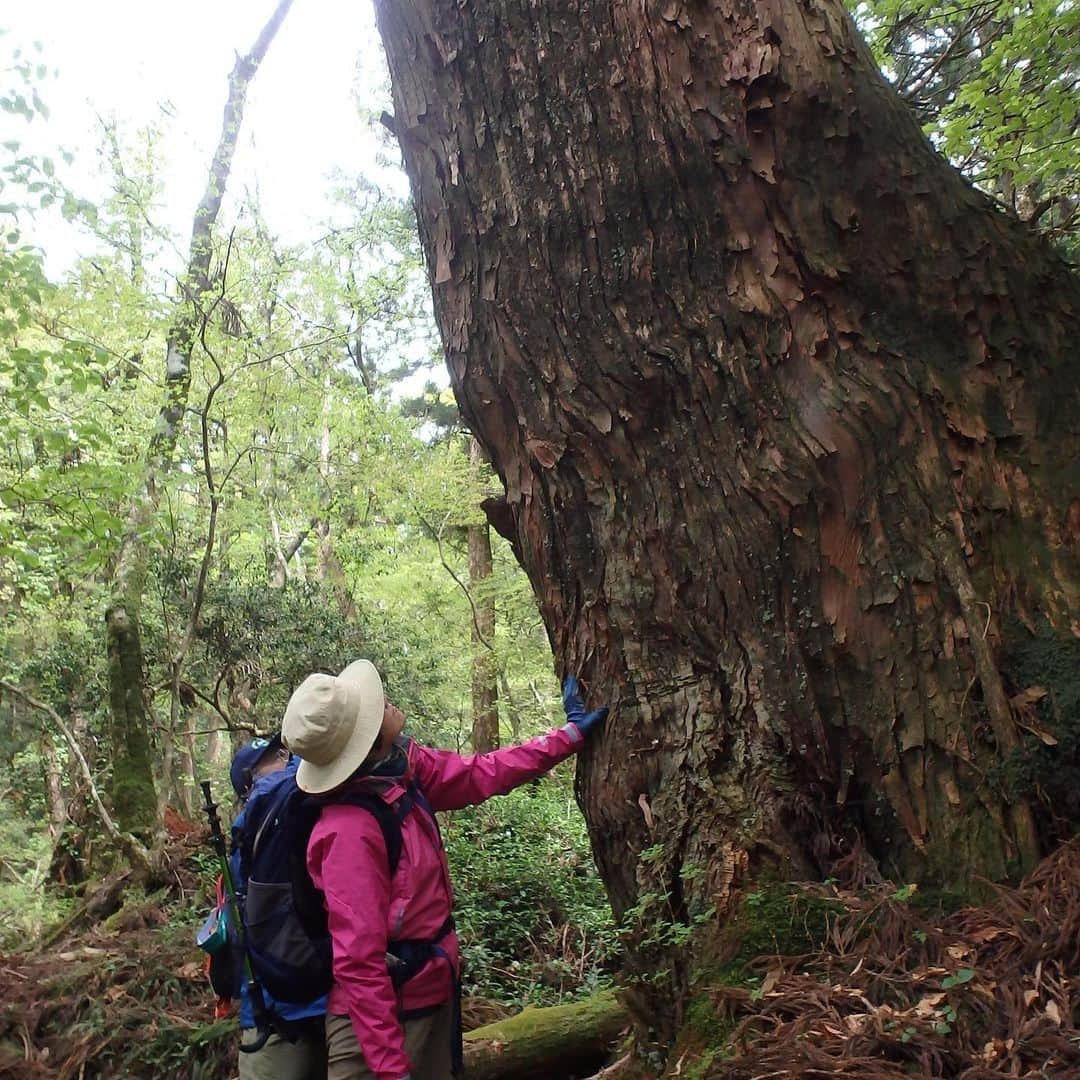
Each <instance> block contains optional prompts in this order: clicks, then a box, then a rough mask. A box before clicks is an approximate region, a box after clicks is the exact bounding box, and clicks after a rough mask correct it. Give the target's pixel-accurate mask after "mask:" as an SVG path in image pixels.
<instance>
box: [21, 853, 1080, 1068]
mask: <svg viewBox="0 0 1080 1080" xmlns="http://www.w3.org/2000/svg"><path fill="white" fill-rule="evenodd" d="M200 850H202V849H201V847H200V837H199V836H198V835H195V834H190V835H189V834H180V835H177V836H174V837H173V839H172V842H171V844H170V849H169V866H170V873H171V874H172V877H173V879H174V880H173V883H172V885H171V887H169V888H168V889H166V890H163V891H162V892H161V893H159V894H157V895H155V896H154V897H151V898H149V899H144V900H143V902H141V903H139V904H129V905H128V906H126V907H124V908H122V909H121V910H120V911H119V912H118V913H116V914H115V915H113V916H112V918H111V919H109V920H106V921H105V922H104V923H101V924H98V925H97V926H95V927H93V928H90V929H87V928H85V927H82V928H72V929H71V930H70V931H68V932H67V933H65V934H63V935H61V936H60V937H59V938H57V939H56V940H54V941H53V942H52V943H51V944H49V945H48V947H41V946H40V945H39V946H36V947H34V948H32V949H28V950H25V951H22V952H19V953H9V954H5V955H0V986H2V987H3V993H2V995H0V997H2V1001H3V1003H2V1005H0V1077H12V1078H19V1080H24V1078H25V1080H38V1078H44V1077H55V1078H60V1080H84V1078H92V1077H147V1078H149V1077H154V1078H155V1080H158V1078H160V1080H226V1078H229V1077H232V1076H234V1075H235V1062H236V1029H235V1018H226V1019H223V1020H217V1021H215V1019H214V1016H213V1012H214V1002H213V997H212V994H211V992H210V990H209V987H208V985H207V982H206V977H205V974H204V970H203V964H202V962H201V960H200V956H201V954H200V953H198V951H197V950H196V949H195V947H194V945H193V934H194V927H193V925H192V917H193V912H194V911H195V910H196V904H195V903H194V902H193V901H194V898H195V897H196V896H198V895H200V892H201V889H202V888H203V886H202V885H201V884H200V882H201V880H202V879H203V878H204V877H205V874H206V869H205V857H203V861H201V862H200V856H199V852H200ZM786 895H788V897H789V902H790V903H791V905H792V908H791V912H793V913H795V918H802V917H804V915H803V914H800V913H805V912H814V911H815V910H816V911H817V915H813V916H812V917H813V918H814V919H817V916H818V915H820V912H821V910H825V911H826V912H827V918H826V919H825V920H824V922H823V923H820V926H821V927H822V928H823V933H821V934H819V937H820V947H819V948H816V949H815V950H814V951H811V952H807V953H803V954H802V955H799V956H786V957H781V956H771V957H769V956H763V957H761V958H759V959H757V960H754V961H751V962H749V963H748V964H746V966H745V969H744V971H745V974H746V976H747V977H746V978H745V979H744V980H743V981H742V984H741V985H732V983H738V981H739V980H734V979H733V980H731V981H730V983H725V982H723V981H721V980H719V979H718V980H716V981H715V982H714V983H713V984H711V985H707V986H705V987H703V988H702V989H701V992H700V994H699V997H698V999H697V1003H696V1007H695V1009H694V1010H693V1014H692V1016H691V1018H690V1020H689V1021H688V1023H687V1026H686V1029H685V1031H684V1037H683V1039H682V1040H681V1041H680V1045H679V1046H678V1047H676V1051H675V1052H674V1053H673V1054H672V1055H671V1058H670V1064H669V1066H668V1069H667V1071H666V1072H665V1074H664V1075H665V1076H670V1077H675V1076H678V1077H681V1078H683V1080H685V1078H688V1077H689V1078H694V1080H706V1078H713V1077H715V1078H718V1080H719V1078H724V1080H761V1078H763V1077H769V1078H770V1080H809V1078H814V1080H825V1078H827V1077H850V1078H855V1077H858V1078H860V1080H891V1078H893V1077H911V1076H923V1077H956V1078H962V1080H1002V1078H1005V1077H1062V1078H1067V1077H1073V1078H1077V1077H1080V1030H1078V1027H1077V1022H1078V1020H1080V838H1078V839H1076V840H1074V841H1071V842H1070V843H1068V844H1065V845H1063V846H1062V847H1061V848H1060V849H1059V850H1058V851H1057V852H1056V853H1055V854H1053V855H1052V856H1050V857H1049V858H1047V859H1046V860H1045V861H1044V862H1043V863H1042V864H1041V865H1040V866H1039V868H1038V869H1037V870H1036V871H1035V872H1034V873H1033V874H1032V875H1030V876H1029V877H1028V878H1027V879H1026V880H1025V881H1024V882H1023V883H1022V884H1021V885H1020V886H1019V887H1018V888H1015V889H1002V890H999V891H998V893H997V896H996V899H994V900H993V901H992V902H991V903H989V904H987V905H985V906H983V907H978V908H970V907H969V908H965V909H962V910H959V911H956V912H954V913H952V914H942V913H941V912H940V911H939V912H936V913H934V914H930V913H928V912H927V910H926V906H925V905H920V904H919V903H916V902H914V899H915V890H913V889H912V888H910V887H908V888H907V889H899V890H897V889H895V887H892V886H890V887H888V888H887V889H885V888H880V887H879V888H878V889H876V890H874V889H871V890H861V891H859V892H848V891H844V890H840V889H838V888H836V887H835V886H833V885H821V886H812V887H798V888H795V887H789V892H788V893H787V894H786ZM815 905H818V906H817V907H816V908H815ZM821 905H824V908H822V907H821ZM805 917H807V918H810V917H811V916H809V915H807V916H805ZM507 1011H508V1010H505V1009H501V1008H500V1007H499V1006H498V1005H495V1004H492V1003H489V1002H484V1001H471V1002H467V1007H466V1013H467V1015H466V1020H467V1025H466V1026H467V1027H477V1026H479V1025H481V1024H485V1023H489V1022H491V1021H493V1020H498V1019H501V1018H502V1017H503V1016H505V1015H506V1013H507ZM617 1071H618V1072H623V1071H624V1070H621V1069H620V1070H617ZM615 1074H616V1070H611V1075H615ZM627 1074H628V1075H629V1072H627ZM602 1075H603V1074H602ZM633 1075H635V1076H639V1077H643V1076H647V1075H649V1074H648V1073H646V1072H642V1070H641V1068H640V1066H638V1067H635V1068H634V1069H633ZM553 1080H557V1078H553Z"/></svg>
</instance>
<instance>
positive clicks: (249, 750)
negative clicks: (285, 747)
mask: <svg viewBox="0 0 1080 1080" xmlns="http://www.w3.org/2000/svg"><path fill="white" fill-rule="evenodd" d="M280 747H281V735H280V733H279V734H277V735H272V736H271V737H270V738H269V739H252V740H251V742H249V743H248V744H247V745H246V746H241V747H240V749H239V750H237V751H236V757H234V758H233V759H232V765H230V766H229V779H230V780H231V781H232V786H233V790H234V791H235V792H236V794H237V797H238V798H241V799H242V798H243V797H244V796H245V795H246V794H247V790H248V788H249V787H251V777H252V773H254V771H255V768H256V766H257V765H258V764H259V762H260V761H262V759H263V758H264V757H266V755H267V754H270V753H273V752H274V751H275V750H277V749H279V748H280Z"/></svg>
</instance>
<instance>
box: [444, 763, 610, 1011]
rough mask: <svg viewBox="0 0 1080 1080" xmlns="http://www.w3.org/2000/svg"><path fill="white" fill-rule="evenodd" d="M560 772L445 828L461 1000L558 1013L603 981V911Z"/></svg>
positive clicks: (606, 957)
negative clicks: (548, 1007)
mask: <svg viewBox="0 0 1080 1080" xmlns="http://www.w3.org/2000/svg"><path fill="white" fill-rule="evenodd" d="M561 771H562V770H559V771H558V772H557V773H556V774H555V775H554V776H553V777H551V778H548V779H545V780H541V781H539V782H537V783H535V784H529V785H526V786H525V787H524V788H519V789H518V790H517V791H514V792H512V793H511V794H509V795H507V796H505V797H504V798H499V799H493V800H491V801H490V802H487V803H485V804H484V805H483V806H480V807H476V808H473V809H469V810H464V811H460V812H459V813H456V814H454V815H453V817H452V818H451V819H450V820H449V821H448V822H445V823H444V828H443V835H444V838H445V841H446V847H447V853H448V857H449V860H450V870H451V875H452V877H453V880H454V886H455V894H456V895H455V919H456V921H457V926H458V933H459V936H460V938H461V946H462V956H463V962H464V980H465V989H466V992H467V993H474V994H480V995H483V996H486V997H494V998H497V999H499V1000H501V1001H504V1002H507V1003H510V1004H514V1005H526V1004H534V1005H540V1004H557V1003H559V1002H562V1001H566V1000H569V999H571V998H574V997H579V996H581V995H583V994H587V993H591V992H593V991H595V990H596V989H597V988H598V987H600V986H603V985H606V983H607V981H608V978H609V972H610V971H611V970H612V967H613V964H614V961H615V959H616V955H617V947H616V939H615V933H614V928H613V925H612V919H611V909H610V908H609V907H608V903H607V899H606V897H605V896H604V891H603V888H602V886H601V884H600V881H599V878H598V877H597V874H596V870H595V868H594V867H593V864H592V859H591V856H590V852H589V846H588V838H587V836H586V833H585V826H584V822H583V820H582V818H581V814H580V812H579V811H578V808H577V806H576V805H575V804H574V801H573V798H572V795H571V793H570V789H569V785H568V784H567V783H566V782H565V778H562V777H560V776H559V775H558V773H559V772H561Z"/></svg>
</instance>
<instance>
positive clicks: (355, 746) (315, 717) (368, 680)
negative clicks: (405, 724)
mask: <svg viewBox="0 0 1080 1080" xmlns="http://www.w3.org/2000/svg"><path fill="white" fill-rule="evenodd" d="M382 720H383V687H382V679H380V678H379V673H378V672H377V671H376V670H375V665H374V664H373V663H372V662H371V661H370V660H354V661H353V662H352V663H351V664H350V665H349V666H348V667H347V668H346V669H345V670H344V671H343V672H342V673H341V674H340V675H309V676H308V677H307V678H306V679H305V680H304V681H303V682H302V683H301V684H300V685H299V686H298V687H297V688H296V690H295V691H294V692H293V696H292V697H291V698H289V704H288V706H287V708H286V709H285V720H284V722H283V723H282V725H281V738H282V741H283V742H284V743H285V745H286V746H287V747H288V748H289V749H290V750H291V751H292V752H293V753H294V754H296V756H297V757H298V758H300V759H301V760H300V767H299V768H298V769H297V772H296V783H297V786H298V787H299V788H300V790H301V791H307V792H310V793H311V794H312V795H321V794H322V793H323V792H326V791H332V790H333V789H334V788H336V787H339V786H340V785H341V784H343V783H344V782H345V781H346V780H348V779H349V777H350V776H351V775H352V774H353V773H354V772H355V771H356V769H357V767H358V766H359V765H361V764H362V763H363V761H364V759H365V758H366V757H367V756H368V754H369V753H370V751H371V748H372V747H373V746H374V745H375V740H376V739H378V737H379V732H380V731H381V730H382Z"/></svg>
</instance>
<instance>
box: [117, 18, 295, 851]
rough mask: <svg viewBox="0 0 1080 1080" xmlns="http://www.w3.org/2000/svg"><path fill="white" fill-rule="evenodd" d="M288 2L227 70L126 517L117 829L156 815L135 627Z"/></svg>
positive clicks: (149, 828)
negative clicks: (226, 214)
mask: <svg viewBox="0 0 1080 1080" xmlns="http://www.w3.org/2000/svg"><path fill="white" fill-rule="evenodd" d="M291 6H292V0H280V3H278V5H277V7H276V8H275V10H274V12H273V14H272V15H271V16H270V18H269V20H268V21H267V22H266V24H265V25H264V26H263V28H262V30H261V31H260V33H259V36H258V38H257V39H256V41H255V44H254V45H253V46H252V48H251V50H250V51H249V52H248V53H246V54H245V55H243V56H237V58H236V64H235V65H234V67H233V70H232V72H231V74H230V76H229V94H228V99H227V100H226V103H225V112H224V115H223V117H222V125H221V135H220V137H219V140H218V145H217V149H216V150H215V152H214V158H213V161H212V162H211V165H210V173H209V175H208V177H207V182H206V190H205V191H204V193H203V196H202V199H201V201H200V202H199V206H198V208H197V209H196V211H195V217H194V220H193V222H192V229H191V246H190V249H189V252H188V265H187V268H186V270H185V274H184V277H183V278H182V280H181V285H180V292H181V298H180V299H181V305H180V308H179V310H178V313H177V316H176V318H175V320H174V321H173V324H172V326H171V327H170V328H169V333H168V338H167V342H166V355H165V396H164V401H163V402H162V406H161V411H160V415H159V418H158V424H157V428H156V430H155V431H154V435H153V437H152V439H151V441H150V445H149V447H148V449H147V455H146V460H145V464H144V476H143V479H142V481H141V483H140V486H139V490H138V491H137V492H136V493H135V495H134V496H133V498H132V503H131V506H130V507H129V509H128V513H127V517H126V520H125V523H124V534H123V538H122V541H121V546H120V555H119V558H118V559H117V565H116V572H115V574H114V578H113V582H112V587H111V597H110V600H109V604H108V607H107V608H106V611H105V642H106V651H107V654H108V670H109V744H110V757H111V762H112V785H111V790H110V797H111V802H112V806H113V812H114V813H115V815H116V822H117V826H118V828H119V829H121V830H122V831H125V832H129V833H139V834H142V835H143V836H144V837H145V836H149V835H150V834H151V833H152V832H153V830H154V827H155V825H156V822H157V816H158V815H157V799H156V796H155V791H154V778H153V769H152V766H151V752H150V731H149V716H150V708H149V704H148V701H147V688H146V680H145V674H144V672H145V666H146V665H145V660H144V656H143V648H142V640H141V636H140V633H139V613H140V608H141V606H142V597H143V590H144V587H145V583H146V573H147V559H148V554H149V549H148V546H147V537H148V535H149V532H150V530H151V524H152V521H153V517H154V513H155V511H156V510H157V506H158V498H159V489H160V484H161V481H162V479H163V477H164V476H165V475H166V473H167V472H168V471H169V469H170V467H171V462H172V456H173V453H174V451H175V449H176V444H177V441H178V439H179V437H180V432H181V429H182V425H183V420H184V413H185V411H186V409H187V401H188V394H189V391H190V388H191V362H192V354H193V352H194V350H195V347H196V342H197V339H198V334H199V329H200V327H201V325H202V321H203V319H204V318H206V316H207V313H206V310H205V307H204V303H203V301H204V298H205V297H206V295H207V294H208V293H209V291H210V284H211V282H210V259H211V255H212V251H213V230H214V226H215V225H216V223H217V217H218V211H219V210H220V209H221V202H222V199H223V198H224V196H225V188H226V185H227V183H228V179H229V172H230V171H231V169H232V160H233V155H234V153H235V151H236V144H237V140H238V138H239V134H240V126H241V123H242V122H243V116H244V107H245V104H246V101H247V90H248V86H249V85H250V83H251V80H252V79H253V78H254V77H255V73H256V71H257V70H258V68H259V64H260V63H261V62H262V59H263V57H264V56H265V55H266V50H267V49H268V48H269V47H270V43H271V42H272V41H273V39H274V37H275V35H276V34H277V31H278V29H279V27H280V26H281V23H282V21H283V20H284V18H285V16H286V14H288V11H289V8H290V7H291Z"/></svg>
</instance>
